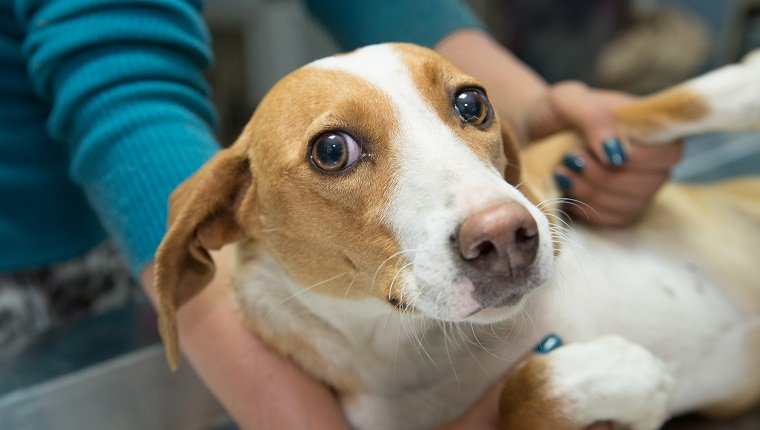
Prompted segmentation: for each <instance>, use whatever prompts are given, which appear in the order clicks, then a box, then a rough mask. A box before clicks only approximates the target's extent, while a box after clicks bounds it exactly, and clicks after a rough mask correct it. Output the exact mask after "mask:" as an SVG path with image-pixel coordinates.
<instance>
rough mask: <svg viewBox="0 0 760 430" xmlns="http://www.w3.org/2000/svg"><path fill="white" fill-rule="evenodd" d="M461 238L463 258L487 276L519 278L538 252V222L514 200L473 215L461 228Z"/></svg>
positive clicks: (460, 247)
mask: <svg viewBox="0 0 760 430" xmlns="http://www.w3.org/2000/svg"><path fill="white" fill-rule="evenodd" d="M458 239H459V243H458V246H459V253H460V255H461V257H462V259H464V260H465V261H466V262H468V263H469V264H471V265H474V266H475V268H476V269H478V270H479V271H480V272H481V273H482V274H483V275H486V276H488V277H494V276H497V277H504V276H506V277H510V278H514V277H515V276H518V275H519V274H520V273H521V272H522V271H523V269H525V268H526V267H527V266H528V265H530V264H531V263H532V262H533V260H534V259H535V258H536V252H537V251H538V227H537V225H536V221H535V220H534V219H533V217H532V216H531V215H530V213H528V211H527V210H526V209H525V208H524V207H523V206H522V205H520V204H518V203H515V202H512V201H508V202H504V203H500V204H498V205H495V206H491V207H488V208H485V209H483V210H480V211H478V212H475V213H474V214H472V215H470V216H469V217H468V218H467V219H466V220H465V221H464V223H462V225H461V226H460V227H459V236H458Z"/></svg>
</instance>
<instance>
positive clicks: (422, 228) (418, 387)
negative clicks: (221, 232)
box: [159, 45, 760, 430]
mask: <svg viewBox="0 0 760 430" xmlns="http://www.w3.org/2000/svg"><path fill="white" fill-rule="evenodd" d="M306 68H307V69H309V68H313V69H321V70H336V71H341V72H345V73H349V74H351V75H353V76H355V77H357V78H359V79H360V80H362V81H363V82H366V83H368V84H370V85H371V86H372V87H374V88H375V89H377V90H378V91H380V92H382V94H384V95H385V96H386V97H387V98H388V99H389V100H390V101H391V102H392V104H393V106H394V108H395V109H396V111H395V115H396V116H397V119H398V124H399V126H398V128H397V129H396V130H393V139H394V140H396V141H397V142H399V146H398V148H397V149H396V150H397V151H400V153H401V154H402V156H401V157H400V158H399V159H400V160H401V161H400V162H399V165H398V166H397V170H396V171H395V172H394V176H393V180H392V185H391V187H390V188H389V189H388V190H387V194H388V196H387V201H388V202H390V204H389V205H387V207H385V208H384V209H383V210H384V213H383V216H382V219H383V220H384V222H385V223H386V224H387V225H388V226H389V228H390V230H391V231H392V233H393V236H394V238H395V240H396V241H397V243H398V244H399V247H400V249H401V251H400V252H401V253H403V257H404V260H405V261H407V262H408V263H407V265H405V266H403V267H399V268H398V272H397V277H396V278H395V279H393V281H392V282H391V284H392V285H391V290H393V289H394V288H395V289H398V291H400V296H401V298H402V299H403V301H405V302H407V303H408V304H410V305H411V306H412V307H413V308H414V309H415V310H416V312H399V311H398V310H397V309H395V308H393V307H391V306H389V305H388V304H387V302H385V301H383V300H382V299H380V298H374V297H366V298H360V299H349V298H347V297H348V295H349V293H350V290H351V288H352V282H353V280H352V279H353V277H352V275H351V274H350V273H348V272H346V273H335V274H334V276H333V277H332V278H330V279H325V280H324V282H336V281H341V280H342V281H345V282H344V283H345V291H346V293H345V294H346V297H341V296H331V295H325V294H322V293H320V292H315V291H318V289H316V287H318V286H319V285H306V286H305V285H301V284H299V283H298V282H297V281H295V280H294V279H293V278H292V277H291V276H290V275H289V274H288V271H287V270H286V269H285V268H284V267H283V266H282V265H281V264H280V262H279V261H278V259H277V258H274V257H273V256H272V255H271V254H270V253H269V251H268V250H267V249H266V247H264V246H262V245H258V244H246V245H245V246H244V247H243V248H241V252H240V258H239V267H237V269H236V276H237V282H238V285H237V292H238V297H239V299H240V302H241V306H242V308H243V309H244V311H245V313H246V314H248V315H258V317H259V318H263V319H265V320H267V321H268V324H269V326H270V327H273V328H274V330H275V331H276V332H279V333H284V334H286V333H299V335H300V336H301V337H302V338H305V339H309V340H310V341H309V346H310V348H311V349H310V350H309V352H308V354H316V355H317V356H319V357H322V359H323V360H324V361H326V362H327V363H328V366H329V367H330V369H318V368H312V367H310V364H308V360H307V359H305V358H304V357H302V356H299V354H298V353H297V352H294V353H291V357H292V358H293V359H294V360H295V361H297V362H299V363H300V364H302V365H303V366H304V367H305V368H306V369H307V370H309V371H311V372H313V373H315V374H317V375H318V376H322V375H324V374H333V373H334V372H337V373H338V374H341V373H345V374H352V375H355V376H356V377H357V378H358V381H359V382H358V383H357V384H356V385H355V386H356V389H355V390H353V391H344V392H338V395H339V397H340V400H341V402H342V404H343V407H344V408H345V411H346V414H347V416H348V418H349V421H350V422H351V423H352V425H353V426H354V427H356V428H359V429H426V428H431V427H433V426H434V425H436V424H439V423H442V422H446V421H448V420H450V419H453V418H455V417H457V416H458V415H460V414H461V413H462V412H463V411H464V410H465V409H466V408H467V407H468V406H469V405H471V404H472V403H473V402H474V401H475V400H476V399H478V398H479V396H481V395H482V394H483V393H484V392H485V391H486V390H487V388H488V387H489V386H491V385H492V384H493V383H494V382H495V381H497V380H499V379H500V378H501V377H502V376H503V375H504V374H505V372H506V371H507V370H508V369H510V368H513V367H514V366H515V365H516V364H517V363H518V362H519V361H520V360H521V358H522V356H523V354H524V352H525V351H528V350H530V349H531V348H532V347H533V346H534V345H535V344H536V343H537V342H538V341H539V340H540V339H541V338H542V337H543V336H544V335H545V334H547V333H549V332H556V333H558V334H559V335H561V336H562V337H563V339H564V340H565V342H566V343H568V345H567V346H565V347H563V348H560V349H559V350H557V351H555V352H552V353H551V354H548V355H546V356H542V357H540V360H542V363H544V367H543V369H544V371H545V376H546V381H548V382H546V384H545V385H544V386H542V389H543V390H545V392H544V393H542V394H541V395H542V398H545V399H547V401H550V403H551V402H553V403H551V405H552V408H553V409H554V410H551V411H546V413H547V414H552V415H557V416H563V417H565V418H566V420H567V422H569V423H571V424H572V425H576V426H580V425H587V424H590V423H592V422H595V421H598V420H613V421H615V422H617V423H620V424H623V425H627V426H630V427H631V428H633V429H641V430H646V429H654V428H657V427H658V426H660V425H661V424H662V423H663V422H664V420H665V419H666V418H667V417H669V416H671V415H672V414H676V413H680V412H684V411H691V410H705V409H708V408H711V407H715V406H720V405H723V404H724V403H731V402H732V399H734V398H735V397H737V396H738V395H739V393H742V392H745V391H747V390H750V391H752V390H753V388H752V386H750V387H749V388H748V384H749V385H752V384H758V383H760V380H758V379H760V375H758V374H757V372H758V369H757V367H758V366H757V363H756V362H755V361H756V360H758V359H760V355H758V354H759V353H760V348H759V347H758V342H760V341H759V340H758V339H760V335H759V334H758V333H760V330H759V329H758V327H760V317H758V315H759V314H758V310H757V309H755V308H754V306H755V304H754V303H742V302H741V297H746V296H747V295H749V296H752V295H757V294H758V289H757V288H755V289H754V291H752V290H751V288H748V287H751V286H752V285H744V284H742V285H734V286H733V287H732V288H733V289H732V288H727V287H726V285H725V284H726V283H735V281H736V283H738V284H741V282H739V281H741V280H742V279H757V276H760V273H758V268H757V264H756V263H755V260H756V258H757V257H756V255H757V253H756V252H755V253H753V254H751V255H747V254H744V253H746V252H749V251H750V250H752V248H751V246H750V247H749V248H748V247H747V243H748V240H747V238H746V235H748V234H753V235H755V236H754V237H757V234H758V233H757V232H758V228H757V227H758V223H757V220H756V219H752V218H751V217H750V216H749V215H747V214H745V216H741V215H737V216H735V217H734V218H732V219H731V220H730V221H728V222H730V223H731V224H732V225H731V226H730V228H731V232H729V233H723V232H721V233H714V232H709V231H705V232H693V231H680V230H679V229H678V227H679V226H674V225H672V224H670V223H669V222H668V221H667V220H668V216H669V214H671V212H672V205H667V204H666V205H662V206H661V207H660V208H655V209H654V212H655V213H654V214H652V215H650V220H649V221H648V222H645V223H644V224H642V225H640V226H638V227H634V228H631V229H626V230H620V231H598V230H589V229H586V228H584V227H582V226H574V227H573V228H572V229H567V230H563V231H561V232H559V231H557V230H555V229H556V226H554V227H552V226H551V224H550V222H549V219H548V218H547V216H546V215H545V214H544V213H543V212H542V211H541V210H539V209H538V208H537V207H536V206H535V205H534V204H533V203H531V202H530V200H529V199H528V198H526V197H525V196H524V195H523V193H521V192H520V190H519V187H518V188H515V187H514V186H513V185H510V184H508V183H507V182H505V181H504V180H503V177H502V173H501V172H499V171H498V170H497V168H496V166H493V165H491V164H489V163H485V162H484V161H483V160H482V159H481V158H480V157H479V156H478V155H477V154H476V153H475V152H473V151H472V150H471V149H470V148H469V147H468V145H467V144H466V142H463V141H462V140H461V138H460V137H459V136H458V135H457V134H456V133H455V132H454V131H453V130H452V128H451V127H450V126H449V125H447V124H445V123H444V122H442V121H441V120H440V118H439V116H438V115H437V113H436V112H435V111H434V110H433V108H432V107H431V106H430V105H429V104H428V103H427V101H426V100H425V98H424V97H423V96H422V94H420V91H419V90H418V89H417V87H416V85H415V80H414V79H413V77H412V76H411V71H410V69H409V68H408V67H407V65H406V63H405V60H404V58H403V56H402V55H401V53H400V52H399V50H398V48H397V47H395V46H393V45H379V46H372V47H368V48H364V49H361V50H358V51H355V52H353V53H351V54H347V55H342V56H337V57H331V58H327V59H324V60H319V61H317V62H314V63H312V64H310V65H308V66H306ZM720 73H722V74H717V75H712V76H708V77H705V78H701V79H700V80H697V81H694V82H693V83H691V84H688V85H691V87H690V88H691V90H692V91H694V92H696V93H699V94H700V95H701V97H703V98H704V99H705V100H708V101H709V102H710V106H711V107H713V106H714V107H715V109H714V110H712V109H711V110H710V114H709V115H708V116H707V117H703V118H702V119H699V120H696V121H692V122H688V121H687V122H686V123H684V124H681V125H673V126H672V127H671V126H668V127H667V128H666V129H662V128H661V129H658V130H655V131H654V132H652V131H651V130H650V131H648V132H647V133H648V134H646V133H644V132H642V133H640V134H641V135H642V137H646V138H648V139H649V140H651V141H661V140H663V139H670V138H672V137H676V136H681V135H683V134H684V133H687V132H688V133H691V132H697V131H704V130H707V129H712V128H733V126H736V127H741V128H747V127H749V126H757V125H758V118H760V112H758V111H757V109H758V106H757V104H758V100H760V86H759V85H758V82H759V81H760V80H759V79H758V76H760V62H753V63H748V64H744V65H739V66H733V67H732V68H731V69H725V70H724V71H722V72H720ZM726 85H729V86H728V87H726ZM736 87H740V88H741V90H740V91H735V90H731V89H730V88H736ZM726 88H729V90H726ZM713 102H714V103H713ZM720 192H721V191H720V190H718V191H717V193H720ZM670 195H672V196H673V200H674V201H675V203H674V204H675V205H678V204H680V202H681V201H683V199H687V200H688V196H689V195H688V194H686V195H684V194H682V193H681V191H679V190H673V189H666V190H665V192H664V193H663V197H662V198H661V200H662V199H668V196H670ZM684 196H686V197H684ZM679 199H680V200H679ZM504 200H509V201H514V202H518V203H519V204H520V205H521V206H523V207H524V208H525V209H526V210H527V211H529V213H530V214H531V216H532V217H533V218H534V219H535V220H536V222H537V225H538V229H539V238H540V243H539V250H538V253H537V256H536V259H535V263H534V264H533V266H532V268H531V273H530V276H528V277H527V280H525V281H524V283H525V285H522V286H520V288H523V289H525V290H526V291H527V290H529V289H533V288H536V289H535V291H533V292H531V293H529V294H526V297H524V298H522V300H521V301H520V303H519V304H518V305H515V306H507V307H500V308H488V309H481V305H480V304H479V303H478V302H477V301H476V299H475V298H474V297H473V293H472V290H473V285H472V283H471V282H470V280H469V279H468V278H467V277H466V276H463V275H462V274H460V273H459V272H458V269H457V264H456V262H455V261H453V259H455V257H456V255H454V254H453V253H452V252H451V249H450V236H451V234H452V231H454V230H455V229H456V227H457V225H458V224H459V223H461V222H462V220H463V219H465V218H466V217H467V216H468V215H469V214H471V213H473V212H475V211H477V210H479V209H482V208H486V207H489V206H490V205H493V204H495V203H498V202H501V201H504ZM748 213H750V212H748ZM693 216H694V217H699V216H700V214H693ZM704 216H712V218H711V221H719V220H718V219H715V216H714V215H709V214H705V215H704ZM694 226H697V227H702V226H701V225H699V223H695V224H694V225H689V226H688V227H694ZM705 227H706V228H708V229H709V228H713V227H716V226H711V225H707V226H705ZM698 233H704V235H703V237H704V240H706V241H710V242H711V243H716V244H717V243H720V244H722V245H723V246H726V247H731V246H736V247H737V248H739V250H738V251H737V255H735V256H729V257H728V258H733V260H732V261H731V264H732V265H730V270H743V271H745V274H743V275H742V274H736V276H735V277H732V276H727V274H726V272H725V271H721V270H723V269H720V270H716V271H713V270H712V269H711V267H714V266H715V264H714V263H715V262H714V261H711V258H713V257H711V256H710V255H709V254H706V253H705V252H702V249H700V248H699V247H696V248H690V247H689V241H688V240H686V241H683V242H682V243H681V244H680V245H679V244H677V243H676V242H678V241H679V240H681V239H682V237H681V235H684V234H689V235H691V234H698ZM723 234H725V238H724V239H725V243H724V242H723V240H721V235H723ZM552 239H554V240H558V241H560V242H562V250H561V253H560V255H559V256H558V257H556V258H555V257H554V256H553V254H554V250H553V242H552ZM754 250H755V251H757V247H755V248H754ZM715 252H716V253H722V252H724V251H723V250H721V251H718V250H715ZM725 252H731V251H730V250H728V251H725ZM734 257H735V258H734ZM714 258H715V259H720V258H726V257H718V256H715V257H714ZM159 262H160V261H159ZM378 270H379V268H378ZM750 272H751V273H750ZM729 275H730V274H729ZM742 276H744V278H742ZM753 277H754V278H753ZM754 282H756V281H754ZM539 286H540V288H537V287H539ZM754 286H755V287H756V283H755V285H754ZM389 291H390V290H389ZM737 291H738V293H735V292H737ZM742 294H744V296H742ZM518 371H519V370H518ZM331 372H333V373H331ZM326 382H328V383H330V382H331V381H330V380H329V378H328V380H327V381H326Z"/></svg>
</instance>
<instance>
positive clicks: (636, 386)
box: [500, 336, 674, 430]
mask: <svg viewBox="0 0 760 430" xmlns="http://www.w3.org/2000/svg"><path fill="white" fill-rule="evenodd" d="M673 391H674V383H673V378H672V377H671V376H670V374H669V373H668V371H667V370H666V369H665V367H664V365H663V364H662V362H661V361H660V360H659V359H657V358H656V357H655V356H654V355H652V354H651V353H650V352H649V351H647V350H646V349H644V348H643V347H641V346H639V345H636V344H634V343H632V342H629V341H627V340H625V339H623V338H620V337H617V336H605V337H601V338H598V339H595V340H593V341H590V342H586V343H575V344H570V345H567V346H564V347H561V348H559V349H557V350H555V351H553V352H551V353H549V354H547V355H540V356H535V357H533V358H531V359H529V360H527V361H526V362H524V363H523V364H521V365H520V366H518V368H516V369H515V370H514V371H513V372H512V373H511V374H510V375H509V376H508V377H507V380H506V382H505V385H504V390H503V391H502V397H501V404H500V413H501V426H502V428H503V429H511V430H522V429H525V430H528V429H531V430H543V429H546V430H549V429H551V430H575V429H582V428H585V427H587V426H589V425H591V424H592V423H595V422H599V421H612V422H613V423H615V424H619V425H622V426H625V427H626V428H630V429H633V430H653V429H656V428H658V427H660V426H661V425H662V424H663V422H664V421H665V420H666V419H667V417H668V414H669V413H670V411H671V403H672V398H673Z"/></svg>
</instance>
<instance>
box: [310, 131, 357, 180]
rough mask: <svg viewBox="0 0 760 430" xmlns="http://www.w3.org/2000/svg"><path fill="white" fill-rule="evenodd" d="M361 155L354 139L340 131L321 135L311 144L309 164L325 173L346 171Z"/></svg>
mask: <svg viewBox="0 0 760 430" xmlns="http://www.w3.org/2000/svg"><path fill="white" fill-rule="evenodd" d="M361 155H362V149H361V146H359V144H358V143H357V142H356V139H354V138H353V137H351V135H349V134H348V133H344V132H342V131H330V132H327V133H322V134H320V135H319V136H317V138H316V139H314V141H313V142H312V144H311V162H312V163H313V164H314V165H315V166H316V167H317V168H318V169H320V170H324V171H326V172H338V171H341V170H344V169H347V168H349V167H351V166H353V165H354V164H356V162H357V161H359V158H361Z"/></svg>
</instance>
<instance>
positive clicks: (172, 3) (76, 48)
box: [14, 0, 217, 272]
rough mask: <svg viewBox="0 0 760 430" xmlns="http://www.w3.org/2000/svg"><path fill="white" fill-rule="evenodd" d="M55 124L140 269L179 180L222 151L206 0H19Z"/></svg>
mask: <svg viewBox="0 0 760 430" xmlns="http://www.w3.org/2000/svg"><path fill="white" fill-rule="evenodd" d="M14 4H15V8H16V15H17V17H18V19H19V23H20V24H21V26H22V27H23V29H24V31H25V40H24V44H23V50H24V55H25V58H26V61H27V64H28V66H27V69H28V75H29V78H30V80H31V82H32V83H33V85H34V87H35V90H36V91H37V93H38V95H39V96H40V98H42V99H44V100H47V101H49V103H50V108H51V113H50V115H49V117H48V123H47V130H48V132H49V133H50V135H51V136H52V137H53V138H54V139H56V140H58V141H60V143H61V147H62V148H65V150H66V151H67V153H68V155H69V160H70V165H69V166H68V171H69V173H70V175H71V177H72V179H73V180H74V182H75V183H76V184H77V185H79V186H80V187H81V188H82V189H83V190H84V192H85V193H86V195H87V198H88V201H89V203H90V204H91V205H92V206H93V208H94V209H95V211H96V212H97V214H98V215H99V218H100V222H101V223H102V224H103V226H104V227H106V230H107V231H108V233H109V234H110V236H111V237H112V238H113V239H114V240H115V242H116V243H117V244H118V245H119V247H120V248H121V250H122V251H123V252H124V254H125V255H126V257H127V260H128V262H129V263H130V266H131V268H132V269H133V271H135V272H137V270H139V269H140V268H142V267H143V266H144V265H145V263H147V262H148V261H149V260H150V259H151V257H152V255H153V252H155V249H156V246H157V245H158V242H159V241H160V239H161V236H162V234H163V232H164V230H165V227H166V212H167V210H166V208H167V200H168V196H169V193H170V192H171V190H172V189H173V188H174V187H176V186H177V184H179V183H180V182H181V181H182V180H184V179H185V178H186V177H188V176H190V174H192V173H193V172H194V171H195V170H196V169H197V168H198V167H200V166H201V165H202V164H203V163H204V162H205V161H206V160H207V159H208V158H210V157H211V156H212V155H213V154H214V153H215V152H216V150H217V145H216V142H215V139H214V135H213V125H214V121H215V114H214V111H213V108H212V106H211V102H210V100H209V96H208V88H207V83H206V81H205V78H204V70H205V69H206V68H207V66H208V65H209V64H210V62H211V51H210V46H209V40H208V34H207V31H206V27H205V25H204V23H203V19H202V15H201V13H200V5H201V0H185V1H178V0H122V1H118V2H103V1H101V0H79V1H71V0H15V3H14Z"/></svg>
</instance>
